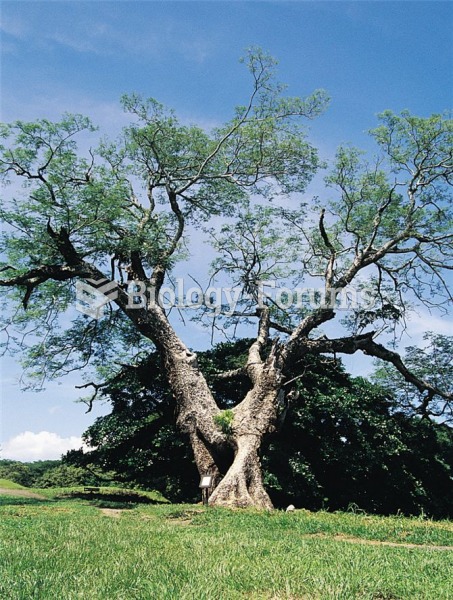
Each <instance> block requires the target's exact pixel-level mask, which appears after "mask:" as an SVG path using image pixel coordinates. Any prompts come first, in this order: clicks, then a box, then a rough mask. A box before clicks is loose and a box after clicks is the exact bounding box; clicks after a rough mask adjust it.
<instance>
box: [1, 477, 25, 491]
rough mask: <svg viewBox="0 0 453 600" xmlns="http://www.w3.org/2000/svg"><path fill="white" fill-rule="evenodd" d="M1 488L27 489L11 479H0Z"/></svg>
mask: <svg viewBox="0 0 453 600" xmlns="http://www.w3.org/2000/svg"><path fill="white" fill-rule="evenodd" d="M0 488H4V489H6V490H25V489H27V488H24V486H23V485H19V484H18V483H15V482H14V481H10V480H9V479H0Z"/></svg>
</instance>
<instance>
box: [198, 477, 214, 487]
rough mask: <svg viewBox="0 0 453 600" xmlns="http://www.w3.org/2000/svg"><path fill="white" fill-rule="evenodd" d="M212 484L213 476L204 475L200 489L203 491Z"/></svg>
mask: <svg viewBox="0 0 453 600" xmlns="http://www.w3.org/2000/svg"><path fill="white" fill-rule="evenodd" d="M211 484H212V475H203V476H202V477H201V481H200V487H201V488H202V489H207V488H210V487H211Z"/></svg>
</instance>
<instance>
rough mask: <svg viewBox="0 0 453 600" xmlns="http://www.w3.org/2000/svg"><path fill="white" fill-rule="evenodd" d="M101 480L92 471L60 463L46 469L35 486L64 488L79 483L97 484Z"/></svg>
mask: <svg viewBox="0 0 453 600" xmlns="http://www.w3.org/2000/svg"><path fill="white" fill-rule="evenodd" d="M98 482H99V480H98V479H97V478H96V476H94V475H93V474H92V473H89V472H87V471H86V470H85V469H82V468H80V467H74V466H72V465H64V464H63V465H61V464H60V465H58V466H56V467H53V468H52V469H49V470H47V471H45V472H44V473H43V474H42V475H41V477H38V478H37V479H36V480H35V482H34V484H33V486H34V487H37V488H60V487H61V488H62V487H74V486H78V485H96V484H97V483H98Z"/></svg>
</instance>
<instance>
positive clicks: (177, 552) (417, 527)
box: [0, 494, 453, 600]
mask: <svg viewBox="0 0 453 600" xmlns="http://www.w3.org/2000/svg"><path fill="white" fill-rule="evenodd" d="M57 496H58V494H57ZM3 500H4V504H3V506H0V597H2V598H3V597H5V598H9V599H11V600H19V599H20V600H22V599H25V598H39V599H42V600H48V599H49V598H62V599H64V600H73V599H74V600H75V599H78V598H90V600H105V598H109V600H120V599H124V598H128V599H137V600H143V599H147V598H150V599H151V598H159V599H160V598H162V599H165V600H167V599H168V600H172V599H174V600H185V599H187V600H189V599H195V598H197V599H202V600H203V599H204V600H218V599H222V600H229V599H232V600H234V599H255V600H271V599H273V600H277V599H292V600H295V599H302V598H303V599H308V598H310V599H316V600H318V599H322V600H324V599H325V600H331V599H342V600H343V599H344V600H351V599H355V598H357V599H361V600H364V599H370V600H371V599H373V600H392V599H404V600H406V599H408V598H410V599H422V598H423V599H424V598H426V599H430V598H432V599H433V600H434V599H435V600H442V599H447V598H453V584H452V582H453V573H452V570H453V569H452V564H453V525H452V523H451V522H448V521H439V522H431V521H429V520H422V519H408V518H404V517H377V516H368V515H355V514H349V513H346V514H345V513H326V512H318V513H310V512H308V511H296V512H294V513H283V512H279V511H273V512H269V513H263V512H256V511H228V510H221V509H211V508H208V509H205V508H204V507H202V506H200V505H165V504H160V505H157V504H156V505H138V504H136V505H135V507H134V508H133V509H131V510H127V511H121V512H120V511H117V512H120V515H119V518H111V517H110V516H108V512H107V513H102V512H101V511H100V510H99V508H97V507H96V506H95V505H94V504H93V502H91V501H87V500H80V499H77V498H74V497H61V496H60V497H59V498H58V497H57V498H55V494H54V496H53V498H52V496H51V494H49V496H48V500H46V501H40V502H38V501H36V502H35V503H34V504H33V503H29V502H21V503H20V504H18V503H16V504H14V503H12V502H13V501H16V500H19V499H17V498H11V497H8V498H7V497H6V496H5V497H4V498H3ZM23 500H27V501H28V500H29V499H21V501H23ZM30 500H31V499H30ZM117 516H118V515H117ZM365 540H374V542H373V545H371V544H369V543H368V542H367V543H363V541H365ZM356 541H357V542H359V543H355V542H356ZM379 542H385V543H389V542H392V543H398V544H406V545H403V546H398V547H396V546H388V545H384V544H381V543H379ZM411 544H417V546H416V547H415V548H414V547H412V546H411ZM446 547H449V548H450V549H449V548H446Z"/></svg>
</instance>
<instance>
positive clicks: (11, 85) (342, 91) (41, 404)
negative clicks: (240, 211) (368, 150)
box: [0, 1, 453, 460]
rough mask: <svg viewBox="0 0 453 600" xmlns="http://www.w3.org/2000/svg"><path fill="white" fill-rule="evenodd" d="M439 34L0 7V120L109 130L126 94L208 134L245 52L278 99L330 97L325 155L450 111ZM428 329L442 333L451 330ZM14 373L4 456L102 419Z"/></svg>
mask: <svg viewBox="0 0 453 600" xmlns="http://www.w3.org/2000/svg"><path fill="white" fill-rule="evenodd" d="M452 31H453V4H452V3H451V2H361V1H357V2H341V1H339V2H323V1H317V2H297V1H293V2H233V1H231V2H216V1H211V2H172V1H167V2H137V1H134V2H122V1H117V2H64V1H63V2H21V1H15V2H2V5H1V41H2V59H1V87H2V104H1V113H2V120H3V121H11V120H14V119H29V120H33V119H35V118H39V117H47V118H51V119H52V118H55V119H56V118H58V117H59V115H60V114H61V113H62V112H64V111H69V112H80V113H84V114H88V115H89V116H91V117H92V118H93V120H94V122H95V123H97V124H99V125H100V126H101V129H102V130H103V131H104V132H105V133H109V132H111V133H115V132H117V131H118V130H119V129H120V127H121V126H122V125H124V124H125V122H126V121H125V117H124V115H123V114H122V112H121V110H120V107H119V102H118V100H119V98H120V96H121V94H123V93H125V92H133V91H137V92H141V93H143V94H144V95H146V96H152V97H155V98H157V99H158V100H159V101H161V102H163V103H164V104H167V105H169V106H172V107H173V108H174V109H175V110H176V111H177V112H178V114H179V115H180V116H181V117H182V119H184V120H185V121H190V122H196V123H199V124H201V125H204V126H206V127H210V126H212V125H215V124H219V123H221V122H222V121H224V120H226V119H228V118H229V117H230V116H231V112H232V108H233V106H234V105H235V104H239V103H241V102H242V101H243V100H244V98H245V97H246V95H247V91H248V76H247V73H246V70H245V69H244V67H243V66H242V65H240V64H239V62H238V59H239V57H240V56H241V55H243V54H244V49H245V48H247V47H249V46H252V45H259V46H261V47H263V48H264V49H265V50H267V51H269V52H270V53H271V54H272V55H274V56H275V57H276V58H277V59H278V60H279V70H278V72H279V77H280V79H281V80H282V81H284V82H285V83H287V84H288V92H289V93H290V94H292V95H305V94H308V93H310V92H311V91H313V90H314V89H315V88H324V89H326V90H327V92H328V93H329V95H330V96H331V98H332V100H331V104H330V108H329V110H328V111H327V113H326V114H325V115H323V116H322V117H320V118H319V119H318V120H316V121H315V122H314V123H313V124H312V126H311V139H312V140H313V141H314V142H315V144H316V145H317V146H318V147H319V148H320V151H321V154H322V156H323V157H324V158H326V159H329V158H331V157H332V155H333V154H334V152H335V148H336V147H337V146H338V145H339V144H340V143H345V142H351V143H353V144H355V145H358V146H362V147H368V145H369V140H368V137H367V135H366V131H367V130H368V129H370V128H371V127H373V126H374V125H375V124H376V118H375V115H376V114H377V113H378V112H380V111H382V110H384V109H387V108H390V109H392V110H394V111H400V110H402V109H406V108H407V109H409V110H410V111H412V112H414V113H417V114H419V115H422V116H427V115H429V114H431V113H433V112H440V111H443V110H445V109H448V108H451V106H452V99H453V43H452V33H451V32H452ZM430 319H431V325H432V326H433V327H432V328H433V329H438V330H442V331H444V332H445V331H446V330H447V331H450V332H452V331H451V329H452V325H451V322H449V323H447V322H445V321H442V320H440V319H437V320H436V318H430ZM425 321H426V315H424V314H423V313H422V314H421V317H420V319H416V320H415V321H414V322H413V323H412V325H411V328H412V329H411V334H412V339H411V340H408V342H407V343H408V344H409V343H413V340H414V339H418V337H419V336H420V334H421V332H422V331H423V328H424V325H425ZM417 336H418V337H417ZM351 368H354V362H352V363H351ZM19 376H20V371H19V368H18V366H17V362H16V361H15V360H13V359H4V360H3V362H2V379H3V385H2V402H1V405H0V411H1V412H0V419H1V431H0V440H1V444H2V447H3V453H2V455H3V456H5V457H6V456H7V457H11V458H18V459H23V460H26V459H33V458H36V459H38V458H47V457H58V455H59V453H61V452H62V451H64V450H65V449H66V448H68V447H70V446H74V444H76V445H77V442H78V437H79V436H80V434H81V433H82V431H83V430H84V429H86V427H87V426H88V425H89V424H90V423H91V422H92V421H93V420H94V418H95V416H96V415H97V414H101V413H102V411H103V410H106V407H102V406H98V407H96V408H95V411H93V413H91V414H89V415H84V412H83V410H84V408H83V405H80V404H75V403H74V402H73V400H74V399H75V398H76V397H77V395H78V392H77V391H76V390H74V385H75V384H77V383H80V381H79V380H78V379H77V378H76V377H72V378H71V379H65V380H62V381H61V382H59V384H57V383H55V384H51V385H49V386H48V387H47V390H46V391H45V392H42V393H40V394H35V393H31V392H29V393H23V392H21V391H20V388H19V386H18V385H17V379H18V377H19ZM25 432H30V433H28V434H25ZM40 432H41V433H40Z"/></svg>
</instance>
